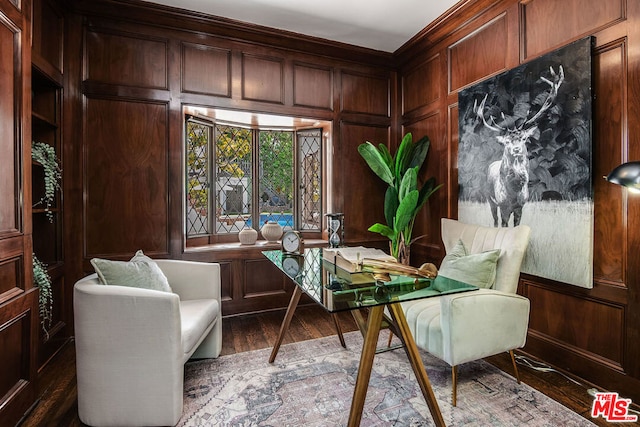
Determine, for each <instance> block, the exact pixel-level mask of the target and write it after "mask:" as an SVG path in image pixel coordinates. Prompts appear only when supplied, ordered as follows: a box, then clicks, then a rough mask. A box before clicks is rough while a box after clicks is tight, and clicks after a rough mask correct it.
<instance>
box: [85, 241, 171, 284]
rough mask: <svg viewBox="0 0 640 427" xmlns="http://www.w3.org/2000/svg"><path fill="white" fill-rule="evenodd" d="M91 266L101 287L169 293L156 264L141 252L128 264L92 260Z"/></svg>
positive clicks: (165, 278) (106, 260)
mask: <svg viewBox="0 0 640 427" xmlns="http://www.w3.org/2000/svg"><path fill="white" fill-rule="evenodd" d="M91 265H93V268H94V270H95V271H96V273H97V274H98V277H99V278H100V282H101V283H102V284H103V285H117V286H130V287H134V288H144V289H152V290H156V291H164V292H171V286H170V285H169V281H168V280H167V277H166V276H165V275H164V273H162V270H161V269H160V267H158V264H156V263H155V262H154V261H153V260H152V259H151V258H149V257H148V256H146V255H145V254H144V253H143V252H142V251H141V250H139V251H138V252H136V254H135V255H134V256H133V258H131V260H130V261H128V262H127V261H111V260H108V259H101V258H93V259H92V260H91Z"/></svg>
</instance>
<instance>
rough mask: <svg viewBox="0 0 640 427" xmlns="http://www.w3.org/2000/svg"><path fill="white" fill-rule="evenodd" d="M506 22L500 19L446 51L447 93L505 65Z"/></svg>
mask: <svg viewBox="0 0 640 427" xmlns="http://www.w3.org/2000/svg"><path fill="white" fill-rule="evenodd" d="M507 37H508V32H507V18H506V15H501V16H499V17H497V18H496V19H494V20H493V21H491V22H489V23H487V24H486V25H485V26H483V27H482V28H480V29H479V30H477V31H475V32H474V33H472V34H470V35H468V36H467V37H465V38H463V39H461V40H460V41H458V42H457V43H455V44H454V45H452V46H450V47H449V83H450V84H449V86H450V87H449V91H450V92H455V91H457V90H458V89H460V88H462V87H464V86H466V85H468V84H470V83H473V82H475V81H477V80H481V79H483V78H484V77H486V76H489V75H491V74H493V73H496V72H498V71H500V70H503V69H504V68H505V67H506V64H507V54H508V52H507V49H506V47H507Z"/></svg>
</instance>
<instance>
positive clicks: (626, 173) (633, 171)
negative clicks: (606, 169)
mask: <svg viewBox="0 0 640 427" xmlns="http://www.w3.org/2000/svg"><path fill="white" fill-rule="evenodd" d="M607 181H609V182H613V183H614V184H619V185H622V186H623V187H629V188H635V189H637V190H640V162H628V163H623V164H621V165H620V166H618V167H616V168H615V169H614V170H612V171H611V173H609V175H607Z"/></svg>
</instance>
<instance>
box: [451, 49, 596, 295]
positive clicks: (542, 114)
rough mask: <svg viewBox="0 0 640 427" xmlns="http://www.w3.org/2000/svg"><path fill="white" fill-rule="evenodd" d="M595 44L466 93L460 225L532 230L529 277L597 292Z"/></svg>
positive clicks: (526, 266) (550, 56) (461, 135)
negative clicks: (593, 165) (593, 169)
mask: <svg viewBox="0 0 640 427" xmlns="http://www.w3.org/2000/svg"><path fill="white" fill-rule="evenodd" d="M591 46H592V38H590V37H588V38H584V39H581V40H578V41H576V42H574V43H572V44H570V45H567V46H565V47H563V48H560V49H558V50H556V51H553V52H551V53H549V54H546V55H544V56H542V57H540V58H537V59H535V60H533V61H530V62H528V63H526V64H523V65H521V66H519V67H517V68H514V69H512V70H509V71H507V72H504V73H502V74H499V75H497V76H495V77H492V78H490V79H487V80H485V81H482V82H480V83H478V84H476V85H474V86H471V87H469V88H466V89H464V90H462V91H460V93H459V94H458V107H459V123H458V125H459V146H458V183H459V199H458V203H459V204H458V219H459V220H460V221H462V222H467V223H472V224H480V225H486V226H494V227H513V226H515V225H518V224H527V225H529V226H530V227H531V240H530V243H529V247H528V249H527V254H526V255H525V259H524V262H523V268H522V271H523V272H525V273H529V274H532V275H536V276H540V277H545V278H548V279H552V280H556V281H559V282H563V283H568V284H572V285H576V286H581V287H585V288H591V287H592V286H593V284H592V283H593V186H592V179H591V176H592V174H591V97H592V95H591Z"/></svg>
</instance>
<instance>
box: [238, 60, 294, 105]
mask: <svg viewBox="0 0 640 427" xmlns="http://www.w3.org/2000/svg"><path fill="white" fill-rule="evenodd" d="M242 98H243V99H248V100H253V101H264V102H273V103H277V104H283V103H284V60H283V59H281V58H272V57H264V56H256V55H249V54H243V56H242Z"/></svg>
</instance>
